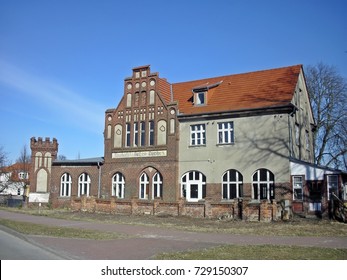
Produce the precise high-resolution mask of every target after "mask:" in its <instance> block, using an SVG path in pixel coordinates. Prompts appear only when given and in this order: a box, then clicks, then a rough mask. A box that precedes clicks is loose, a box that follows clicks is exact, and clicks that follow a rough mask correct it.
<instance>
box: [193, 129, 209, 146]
mask: <svg viewBox="0 0 347 280" xmlns="http://www.w3.org/2000/svg"><path fill="white" fill-rule="evenodd" d="M190 145H191V146H199V145H206V128H205V124H195V125H191V126H190Z"/></svg>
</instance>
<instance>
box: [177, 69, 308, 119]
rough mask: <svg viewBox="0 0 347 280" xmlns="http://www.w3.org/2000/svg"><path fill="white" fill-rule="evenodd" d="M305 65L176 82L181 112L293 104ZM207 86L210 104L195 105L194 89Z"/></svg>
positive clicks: (207, 111)
mask: <svg viewBox="0 0 347 280" xmlns="http://www.w3.org/2000/svg"><path fill="white" fill-rule="evenodd" d="M301 70H302V65H295V66H289V67H283V68H277V69H270V70H263V71H257V72H250V73H244V74H236V75H228V76H221V77H214V78H207V79H202V80H196V81H190V82H183V83H174V84H172V89H173V94H174V98H173V99H174V100H175V101H178V106H179V110H180V113H181V114H187V115H190V114H201V113H215V112H226V111H239V110H249V109H260V108H269V107H281V106H285V105H289V103H290V102H291V101H292V98H293V94H294V91H295V87H296V84H297V82H298V76H299V74H300V72H301ZM204 87H206V88H207V89H208V92H207V104H206V105H203V106H201V105H200V106H199V105H194V103H193V93H192V91H193V89H195V90H197V89H196V88H201V89H203V88H204Z"/></svg>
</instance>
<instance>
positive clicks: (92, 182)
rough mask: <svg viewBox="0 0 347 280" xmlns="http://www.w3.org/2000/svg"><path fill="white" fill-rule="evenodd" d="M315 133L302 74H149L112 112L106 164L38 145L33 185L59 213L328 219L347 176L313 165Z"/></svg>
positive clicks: (144, 72)
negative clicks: (324, 215) (170, 77)
mask: <svg viewBox="0 0 347 280" xmlns="http://www.w3.org/2000/svg"><path fill="white" fill-rule="evenodd" d="M313 129H314V119H313V115H312V110H311V106H310V100H309V96H308V93H307V89H306V85H305V78H304V73H303V69H302V66H301V65H296V66H289V67H284V68H278V69H270V70H264V71H257V72H251V73H244V74H238V75H227V76H221V77H213V78H208V79H202V80H196V81H188V82H182V83H169V82H168V81H167V80H166V79H163V78H161V77H159V74H158V73H152V72H151V71H150V66H149V65H146V66H141V67H136V68H134V69H133V71H132V75H131V76H130V77H128V78H125V80H124V92H123V97H122V98H121V100H120V102H119V104H118V106H117V107H116V108H113V109H108V110H106V112H105V130H104V156H103V157H98V158H93V159H82V160H64V161H59V160H56V154H57V150H58V144H57V140H55V139H53V141H52V142H51V141H50V140H49V139H46V140H45V141H42V139H41V138H39V139H38V140H36V139H35V138H32V139H31V148H32V162H34V163H35V164H33V165H32V168H33V170H32V174H34V176H32V177H33V180H32V182H31V185H32V187H34V192H35V193H40V192H42V193H49V195H50V200H51V202H52V203H53V205H55V206H62V205H64V206H68V207H72V208H74V209H85V210H89V211H107V212H112V213H133V214H140V213H142V214H143V213H148V214H160V213H164V214H170V215H191V216H198V217H221V216H232V217H239V218H243V219H247V220H273V219H277V218H278V217H280V216H281V215H283V212H284V211H287V210H288V209H289V208H290V209H293V210H295V211H297V212H300V213H308V212H310V211H311V212H316V211H319V212H324V211H325V210H326V209H327V203H328V201H329V199H330V195H331V193H332V192H334V193H335V194H337V195H338V196H339V197H340V198H342V199H345V198H346V197H345V196H346V191H345V190H346V183H345V182H346V173H344V172H342V171H340V170H332V169H329V168H324V167H319V166H315V165H314V164H313V158H314V155H313V140H312V131H313ZM318 170H319V172H316V171H318ZM309 171H314V173H312V172H311V173H310V174H308V172H309ZM313 174H319V176H316V175H313ZM317 182H320V183H319V184H317ZM318 185H319V186H318ZM312 186H315V187H312ZM32 189H33V188H32ZM312 189H315V191H312ZM286 207H287V208H286ZM286 209H287V210H286Z"/></svg>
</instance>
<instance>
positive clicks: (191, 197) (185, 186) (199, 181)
mask: <svg viewBox="0 0 347 280" xmlns="http://www.w3.org/2000/svg"><path fill="white" fill-rule="evenodd" d="M181 186H182V196H183V197H185V198H186V199H187V201H190V202H194V201H199V200H201V199H204V198H205V197H206V177H205V175H204V174H202V173H201V172H199V171H190V172H188V173H185V174H184V175H183V176H182V179H181Z"/></svg>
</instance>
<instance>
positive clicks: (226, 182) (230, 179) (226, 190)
mask: <svg viewBox="0 0 347 280" xmlns="http://www.w3.org/2000/svg"><path fill="white" fill-rule="evenodd" d="M242 196H243V176H242V174H241V173H240V172H238V171H237V170H235V169H230V170H228V171H226V172H225V173H224V174H223V177H222V197H223V199H234V198H239V197H242Z"/></svg>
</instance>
